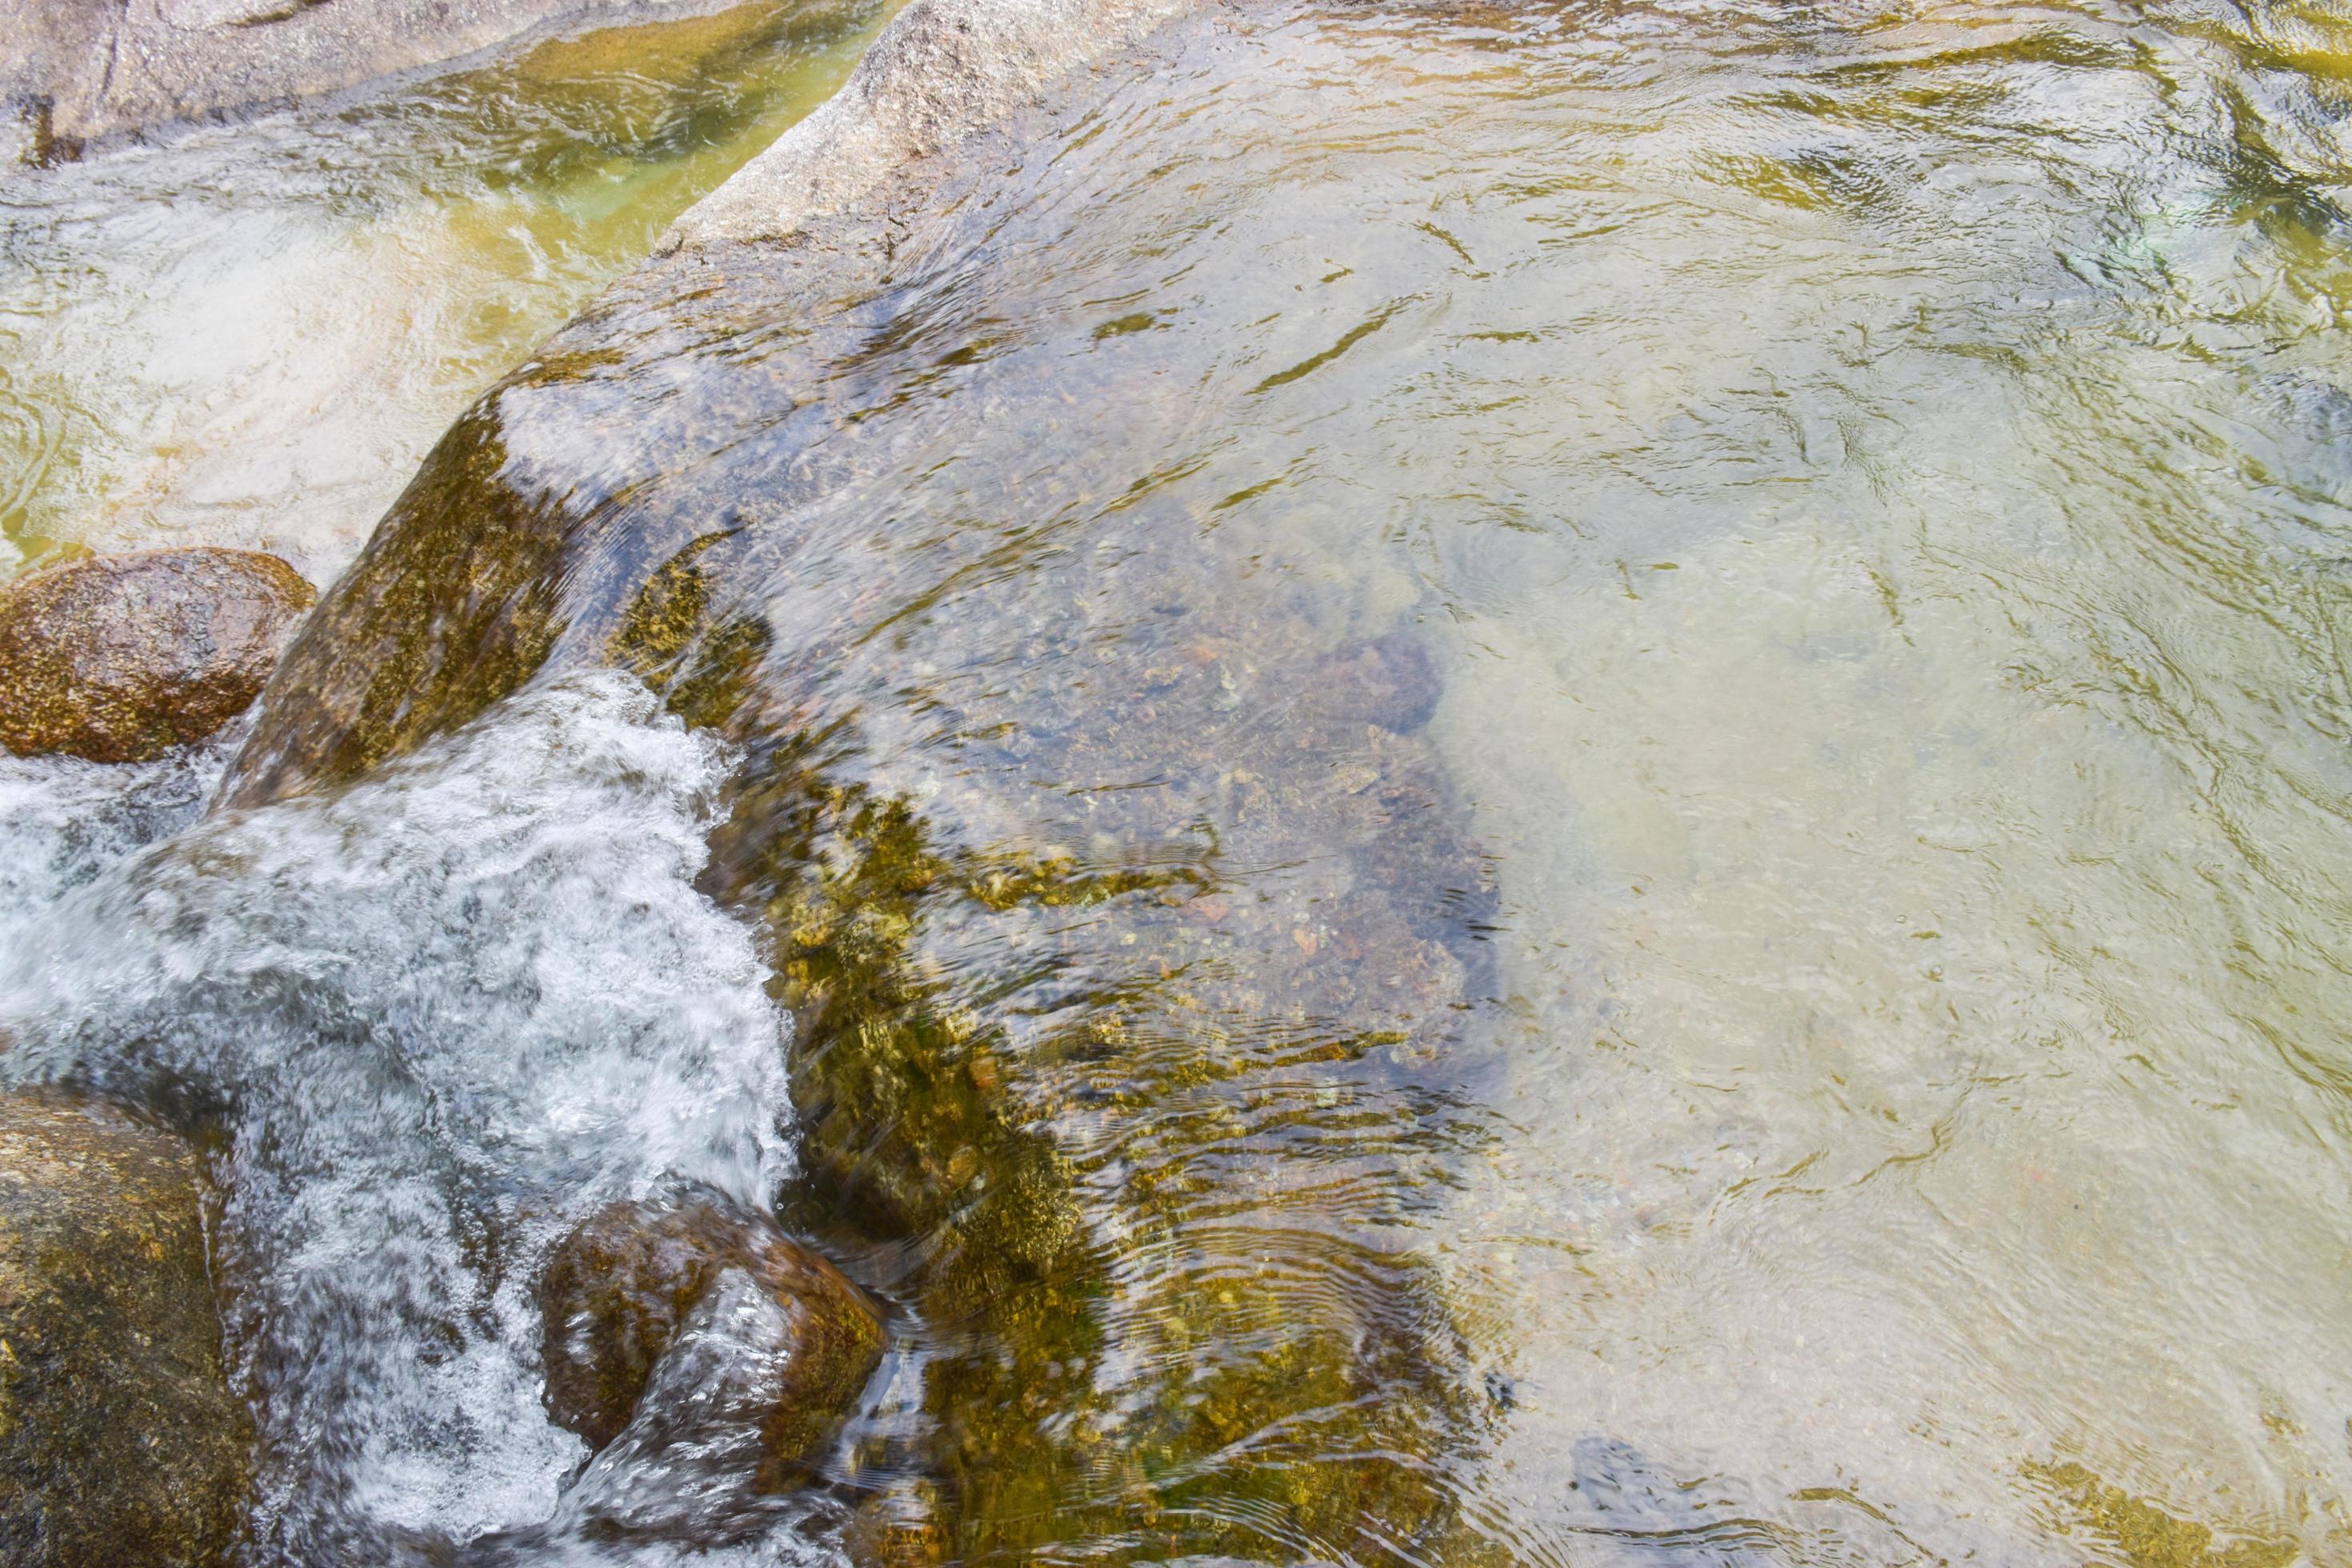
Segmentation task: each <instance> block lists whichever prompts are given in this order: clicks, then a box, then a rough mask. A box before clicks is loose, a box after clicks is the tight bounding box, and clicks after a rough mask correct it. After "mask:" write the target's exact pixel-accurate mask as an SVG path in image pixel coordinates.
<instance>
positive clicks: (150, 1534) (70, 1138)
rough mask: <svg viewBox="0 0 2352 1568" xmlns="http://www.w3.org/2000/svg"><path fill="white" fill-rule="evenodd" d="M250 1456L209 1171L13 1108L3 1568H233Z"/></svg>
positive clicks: (5, 1205)
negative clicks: (218, 1294) (219, 1275)
mask: <svg viewBox="0 0 2352 1568" xmlns="http://www.w3.org/2000/svg"><path fill="white" fill-rule="evenodd" d="M247 1447H248V1428H247V1419H246V1415H245V1411H244V1409H243V1408H242V1407H241V1406H240V1405H238V1404H237V1402H236V1400H234V1399H233V1398H231V1397H230V1395H229V1392H228V1389H227V1386H226V1383H225V1382H224V1379H223V1375H222V1368H221V1329H220V1319H219V1316H218V1313H217V1310H216V1309H215V1304H214V1300H213V1293H212V1285H211V1282H210V1280H209V1279H208V1278H207V1276H206V1271H205V1235H204V1226H203V1223H202V1220H201V1218H200V1216H199V1213H198V1207H197V1194H196V1169H195V1162H194V1157H193V1156H192V1155H191V1154H190V1153H189V1152H188V1150H187V1149H186V1147H185V1146H184V1145H183V1144H182V1143H180V1142H178V1141H177V1140H175V1139H173V1138H172V1137H170V1136H168V1135H166V1134H164V1133H161V1132H157V1131H152V1130H151V1129H149V1128H146V1127H142V1126H141V1125H139V1124H138V1123H136V1122H134V1121H131V1120H130V1119H129V1118H127V1117H125V1116H123V1115H121V1114H120V1113H119V1112H116V1111H112V1110H106V1109H104V1108H102V1107H99V1106H95V1105H89V1104H83V1103H79V1102H77V1101H73V1100H63V1099H49V1098H43V1097H37V1096H32V1095H25V1094H15V1095H8V1096H5V1097H0V1560H4V1561H5V1562H8V1563H18V1564H23V1565H25V1568H66V1565H68V1564H71V1565H75V1568H80V1565H84V1564H89V1565H91V1568H96V1565H100V1564H105V1565H108V1568H113V1565H116V1564H128V1563H154V1564H159V1565H160V1564H174V1565H194V1564H205V1563H219V1562H223V1561H225V1560H226V1553H227V1551H228V1547H229V1544H230V1542H231V1540H232V1538H233V1536H234V1535H235V1533H236V1526H237V1521H238V1518H239V1515H240V1510H241V1507H242V1501H243V1495H244V1489H245V1482H246V1475H247Z"/></svg>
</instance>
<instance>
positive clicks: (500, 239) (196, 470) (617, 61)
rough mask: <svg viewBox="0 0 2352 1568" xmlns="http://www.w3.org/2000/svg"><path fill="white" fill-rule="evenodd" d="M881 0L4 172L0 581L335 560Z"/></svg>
mask: <svg viewBox="0 0 2352 1568" xmlns="http://www.w3.org/2000/svg"><path fill="white" fill-rule="evenodd" d="M894 8H895V7H894V6H893V5H891V4H889V3H888V0H756V3H753V4H749V5H737V6H735V7H733V8H731V9H729V10H724V11H720V12H718V13H717V14H715V15H711V16H697V17H690V18H685V19H672V20H665V21H656V22H646V23H641V24H640V25H637V26H625V27H607V28H604V29H602V30H598V31H591V32H586V33H583V34H580V35H578V36H575V37H557V38H553V39H551V40H548V41H545V42H542V43H540V44H538V45H536V46H534V47H529V48H526V49H522V50H520V51H510V52H509V55H510V58H504V59H501V60H499V61H497V62H496V63H494V64H490V65H486V66H483V67H480V68H475V69H470V70H467V71H462V72H457V73H455V74H449V75H444V76H441V77H438V78H436V79H432V80H430V81H427V82H425V83H423V84H421V85H417V86H414V87H409V88H405V89H399V90H396V91H391V92H385V91H383V90H381V89H375V90H367V89H362V91H360V92H357V93H352V94H346V95H344V97H343V100H341V101H339V102H331V103H329V104H327V105H324V106H320V107H316V108H310V109H304V110H294V111H288V112H282V113H275V114H269V115H264V116H261V117H259V118H257V119H249V120H247V121H241V122H239V123H236V124H233V125H215V126H209V127H199V128H184V129H182V130H180V131H177V132H170V133H166V134H164V135H162V136H160V137H159V138H158V140H157V142H155V143H154V144H149V145H131V146H124V147H120V148H116V149H113V150H110V151H108V152H106V153H100V154H98V155H95V156H93V157H91V158H89V160H87V161H85V162H81V163H68V164H65V165H62V166H60V167H58V168H54V169H46V170H36V169H27V168H16V169H11V170H9V171H7V172H6V174H5V178H0V571H6V570H12V569H14V568H16V566H18V565H20V564H24V563H33V562H38V561H40V560H43V559H45V558H47V557H48V556H50V555H52V554H55V553H57V552H69V551H72V550H76V549H79V548H81V547H84V546H88V547H92V548H97V549H110V548H124V547H130V546H137V545H143V544H153V543H163V542H190V541H195V542H208V543H218V542H227V543H236V544H243V545H250V546H254V547H258V548H263V549H270V550H275V551H278V552H282V553H284V554H286V555H288V556H289V558H291V559H293V560H294V561H296V562H297V563H299V564H300V565H302V566H304V567H305V568H306V569H308V570H309V571H310V572H311V573H312V574H314V575H316V576H318V577H320V578H321V579H323V578H325V577H327V576H330V575H331V574H333V573H334V571H336V570H337V569H339V568H340V567H341V565H342V563H344V562H345V561H347V560H348V559H349V558H350V556H351V554H352V552H353V551H354V550H356V549H357V547H358V545H359V544H360V542H362V540H363V539H364V538H365V537H366V532H367V530H368V529H369V528H371V527H373V524H374V522H375V520H376V519H377V517H379V516H380V515H381V514H382V512H383V508H384V506H385V505H386V504H387V503H388V502H389V501H390V500H391V499H392V498H393V496H394V495H395V494H396V493H397V492H398V490H399V487H400V485H401V484H402V482H403V481H404V479H406V477H407V476H408V474H409V473H410V472H412V471H413V470H414V468H415V464H416V460H417V458H418V457H419V456H421V455H422V454H423V453H424V451H425V449H426V448H427V447H429V446H430V445H431V443H432V440H433V438H434V437H435V436H436V435H437V434H438V433H439V432H440V431H441V430H442V429H444V428H445V427H446V426H447V424H448V422H449V420H450V419H451V417H452V416H455V415H456V414H457V412H458V410H459V409H461V408H462V407H463V406H464V405H465V404H466V403H467V400H469V399H470V398H472V397H473V396H474V395H476V394H478V392H479V391H480V390H481V388H482V387H483V386H485V385H487V384H489V383H490V382H491V381H492V380H494V379H495V378H497V377H498V376H499V375H500V374H504V373H505V372H506V371H507V370H508V369H509V368H510V367H511V366H512V365H513V364H514V363H516V362H517V361H518V360H520V358H521V357H522V356H523V354H524V353H526V352H528V350H529V349H530V346H531V345H532V344H533V343H535V342H538V341H539V340H540V339H541V337H543V336H545V335H546V333H547V332H549V331H551V330H552V329H553V328H554V327H555V326H556V325H557V324H558V323H560V322H561V321H562V320H563V319H564V318H565V317H566V316H568V315H570V314H571V313H572V311H573V310H577V309H578V308H579V307H580V305H581V304H582V303H583V302H584V301H585V300H587V299H588V298H589V297H590V296H591V295H592V294H593V292H594V291H595V290H596V289H598V288H599V287H601V286H602V285H603V284H604V282H605V281H606V280H607V279H610V278H611V277H612V276H613V275H614V273H616V272H618V271H620V270H621V269H622V268H625V267H626V266H627V265H628V264H629V263H630V262H632V261H635V259H637V258H639V257H641V256H643V255H644V254H645V251H646V247H648V246H649V245H651V243H652V242H653V240H654V238H655V237H656V236H657V235H658V234H659V233H660V232H661V230H662V228H663V226H665V225H666V224H667V223H668V221H669V220H670V219H671V218H672V217H673V216H676V215H677V212H678V211H679V210H681V209H682V208H684V207H685V206H686V205H688V203H690V202H691V201H693V200H694V199H695V198H696V197H697V196H698V195H701V194H702V193H703V192H705V191H708V190H709V189H710V188H711V187H712V186H713V185H715V184H718V183H719V181H720V180H722V179H724V178H725V177H726V176H727V175H728V174H730V173H731V172H732V171H733V170H734V169H735V168H736V167H737V166H738V165H740V163H742V162H743V161H744V160H745V159H747V158H749V157H750V156H751V154H752V153H756V152H758V151H759V150H760V149H761V147H763V146H765V145H766V144H767V143H768V142H771V141H772V140H773V139H774V138H775V137H776V136H777V135H778V134H779V133H780V132H782V129H783V128H784V127H785V126H787V125H789V124H791V123H792V122H793V121H794V120H796V119H797V118H799V116H800V115H802V114H803V113H805V112H807V111H808V110H810V109H812V108H814V106H815V105H816V104H818V103H819V102H821V101H823V100H824V97H825V95H826V94H827V93H829V92H830V91H831V90H832V89H833V88H834V87H835V85H836V84H837V83H838V82H839V81H840V80H841V79H842V78H843V77H844V76H845V74H846V73H847V71H848V69H849V67H850V66H851V65H852V64H853V63H854V62H855V61H856V58H857V56H858V54H859V52H860V51H861V50H862V49H863V48H864V47H865V45H866V40H867V39H868V38H870V37H872V36H873V34H874V32H875V30H876V29H877V28H878V27H879V26H880V25H881V23H882V21H883V20H884V19H885V18H886V17H887V16H888V15H889V13H890V12H891V11H892V10H893V9H894Z"/></svg>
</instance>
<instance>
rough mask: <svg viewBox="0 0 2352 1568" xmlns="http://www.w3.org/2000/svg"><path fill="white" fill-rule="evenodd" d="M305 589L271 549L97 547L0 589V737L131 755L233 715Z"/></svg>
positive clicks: (119, 758)
mask: <svg viewBox="0 0 2352 1568" xmlns="http://www.w3.org/2000/svg"><path fill="white" fill-rule="evenodd" d="M316 597H317V595H316V593H315V592H314V591H313V590H312V588H311V587H310V584H308V583H305V582H304V581H303V580H302V579H301V578H300V577H299V576H298V575H296V574H295V572H294V569H293V568H292V567H291V566H289V565H288V564H286V563H285V562H283V561H280V560H279V559H278V557H276V556H274V555H261V554H257V553H255V552H251V551H245V550H215V549H198V550H149V551H138V552H131V553H129V554H123V555H99V556H93V557H91V558H89V559H88V560H84V561H77V562H74V563H71V564H70V565H66V566H60V567H57V568H55V569H53V570H51V571H47V572H40V573H36V574H33V575H32V576H29V577H26V578H23V579H21V580H19V581H18V582H16V583H14V584H9V585H8V586H7V587H6V588H5V590H0V744H5V745H6V746H7V748H8V749H9V750H10V751H12V752H16V754H17V755H18V756H39V755H44V754H47V753H49V752H66V753H68V754H69V755H72V756H77V757H86V758H89V760H90V761H92V762H100V763H140V762H147V761H150V760H152V759H153V758H155V757H159V756H161V755H163V753H164V752H167V751H170V750H171V749H172V748H173V747H174V746H182V745H186V744H188V743H190V742H195V741H201V740H204V739H205V737H207V736H209V735H211V734H212V733H213V732H214V731H217V730H218V729H219V728H220V727H221V726H222V725H223V724H226V722H228V721H230V720H231V719H233V718H235V717H236V715H237V714H239V713H242V712H243V711H245V710H246V708H247V705H249V704H250V703H251V702H252V701H253V700H254V698H255V696H257V694H258V693H259V692H260V690H261V688H262V683H263V682H264V681H266V680H268V678H269V671H270V668H271V667H272V666H273V665H275V664H276V663H277V662H278V648H279V647H281V646H282V645H283V644H284V642H285V640H286V637H287V635H288V634H289V632H290V631H291V630H292V629H293V626H294V624H295V623H296V621H298V620H299V618H300V616H301V615H302V613H303V612H304V611H305V610H307V609H309V608H310V605H311V603H312V601H313V600H314V599H316Z"/></svg>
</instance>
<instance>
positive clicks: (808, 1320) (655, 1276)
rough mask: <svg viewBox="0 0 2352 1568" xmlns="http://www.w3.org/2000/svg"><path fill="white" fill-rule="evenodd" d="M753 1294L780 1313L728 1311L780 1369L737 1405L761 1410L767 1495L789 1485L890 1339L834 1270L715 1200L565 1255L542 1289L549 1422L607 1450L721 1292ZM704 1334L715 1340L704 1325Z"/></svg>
mask: <svg viewBox="0 0 2352 1568" xmlns="http://www.w3.org/2000/svg"><path fill="white" fill-rule="evenodd" d="M722 1286H723V1287H724V1289H723V1290H722ZM746 1289H749V1290H751V1291H755V1292H757V1294H758V1295H759V1296H761V1297H764V1298H765V1300H766V1302H767V1303H768V1304H769V1307H770V1308H771V1309H772V1310H767V1311H763V1310H761V1309H760V1308H759V1307H758V1306H757V1305H756V1303H754V1302H752V1301H751V1300H750V1299H749V1298H748V1297H744V1298H743V1299H741V1300H735V1301H733V1303H732V1306H731V1308H730V1310H732V1311H733V1312H734V1313H735V1314H737V1315H738V1316H744V1315H748V1316H749V1317H750V1318H751V1319H754V1320H757V1321H758V1322H759V1323H760V1324H761V1328H760V1329H759V1330H758V1331H757V1337H760V1338H762V1339H765V1340H766V1341H768V1342H769V1349H770V1350H771V1352H772V1358H773V1360H774V1362H775V1365H774V1366H773V1368H772V1370H771V1372H770V1373H769V1376H768V1378H767V1379H765V1380H763V1383H762V1385H761V1386H756V1387H750V1388H746V1389H745V1390H743V1391H742V1394H741V1395H740V1398H741V1399H742V1400H745V1401H749V1402H751V1403H752V1404H754V1405H756V1406H757V1410H758V1421H757V1425H758V1426H759V1428H760V1431H761V1436H762V1439H763V1443H762V1447H763V1453H762V1456H761V1460H760V1466H759V1472H760V1473H759V1476H758V1481H759V1484H760V1486H761V1488H762V1489H774V1488H776V1487H778V1486H781V1485H783V1484H785V1483H786V1482H787V1481H788V1480H789V1479H791V1477H792V1475H793V1468H794V1467H795V1466H798V1465H800V1464H802V1463H803V1462H804V1461H806V1460H807V1459H809V1458H811V1457H812V1456H814V1454H815V1453H816V1451H817V1450H818V1449H819V1448H820V1447H822V1446H823V1445H824V1442H825V1441H826V1440H827V1439H828V1438H829V1437H830V1436H832V1435H833V1433H834V1432H835V1430H836V1429H837V1428H838V1427H839V1426H840V1424H841V1418H842V1416H843V1415H845V1413H846V1412H847V1410H848V1408H849V1406H850V1405H851V1404H852V1403H853V1402H854V1401H855V1399H856V1395H857V1391H858V1390H859V1389H860V1388H861V1387H862V1386H863V1385H864V1384H865V1382H866V1377H867V1376H868V1375H869V1374H871V1373H872V1372H873V1370H874V1367H875V1363H877V1361H878V1360H879V1359H880V1356H881V1353H882V1343H883V1333H882V1325H881V1321H880V1319H879V1318H878V1317H877V1314H876V1312H875V1310H874V1308H873V1305H872V1304H871V1303H870V1302H869V1301H867V1300H866V1296H865V1293H864V1292H862V1291H861V1290H859V1289H857V1287H856V1286H855V1285H853V1284H851V1283H850V1282H849V1281H848V1280H847V1279H844V1278H843V1277H842V1275H841V1273H840V1271H839V1270H838V1269H836V1268H834V1267H833V1265H831V1264H830V1263H827V1262H826V1261H825V1260H824V1258H820V1257H818V1256H817V1255H816V1254H814V1252H811V1251H810V1250H808V1249H807V1248H806V1247H802V1246H800V1245H799V1244H798V1243H796V1242H794V1241H793V1240H792V1239H791V1238H790V1237H786V1236H784V1235H783V1234H782V1232H781V1231H779V1230H778V1229H776V1227H775V1226H774V1224H773V1222H772V1221H769V1220H767V1219H765V1218H763V1217H761V1216H760V1215H753V1214H751V1213H750V1212H748V1211H746V1210H744V1209H742V1208H740V1207H739V1206H737V1205H733V1204H730V1203H729V1202H728V1201H727V1200H725V1199H724V1198H721V1197H719V1196H717V1195H715V1194H706V1195H701V1196H696V1197H692V1198H689V1199H687V1200H686V1201H684V1202H681V1203H677V1204H651V1203H620V1204H614V1205H610V1206H609V1207H606V1208H604V1209H603V1210H600V1211H599V1212H598V1213H597V1214H595V1215H593V1216H592V1217H591V1218H590V1219H589V1220H588V1221H587V1222H586V1223H585V1224H583V1225H582V1226H580V1228H579V1229H577V1230H575V1231H573V1232H572V1235H571V1236H570V1237H566V1238H565V1240H564V1241H563V1243H562V1245H561V1246H560V1247H557V1248H556V1251H555V1253H554V1256H553V1257H552V1258H550V1259H549V1261H548V1265H547V1268H546V1271H545V1273H544V1274H543V1275H542V1276H541V1281H540V1288H539V1300H540V1307H541V1313H542V1315H543V1317H544V1319H545V1321H546V1325H547V1331H546V1342H545V1356H546V1365H547V1408H548V1413H549V1414H550V1415H552V1416H553V1417H554V1418H555V1419H556V1421H557V1422H558V1423H559V1424H561V1425H562V1426H567V1427H569V1428H571V1429H572V1431H574V1432H577V1433H579V1434H580V1435H581V1436H583V1437H585V1438H586V1439H587V1440H588V1442H589V1443H590V1445H591V1446H593V1447H597V1448H603V1447H606V1446H607V1445H609V1444H611V1443H612V1442H613V1441H614V1439H616V1438H618V1437H620V1436H623V1434H624V1433H625V1431H627V1429H628V1428H629V1426H630V1423H631V1419H632V1417H633V1416H634V1415H635V1413H636V1411H637V1408H638V1405H639V1404H640V1401H641V1396H642V1395H643V1394H645V1392H646V1384H647V1383H648V1381H649V1380H651V1379H653V1378H655V1377H656V1375H658V1372H657V1369H658V1368H659V1367H660V1365H661V1363H663V1361H664V1359H665V1358H666V1357H667V1356H669V1355H670V1354H671V1353H672V1352H673V1350H675V1349H676V1348H677V1346H678V1345H679V1344H680V1343H681V1342H682V1341H685V1340H690V1339H693V1338H695V1337H696V1333H697V1329H696V1327H695V1325H696V1323H697V1321H698V1313H700V1314H702V1315H703V1316H704V1317H705V1318H708V1317H709V1315H710V1310H711V1305H712V1304H713V1299H714V1292H719V1293H720V1294H721V1295H722V1296H724V1295H725V1294H726V1293H727V1292H732V1293H733V1294H734V1295H735V1296H738V1297H741V1296H742V1292H743V1291H744V1290H746ZM771 1319H772V1321H770V1320H771ZM700 1332H701V1333H702V1334H703V1335H704V1336H705V1337H708V1336H709V1334H710V1333H711V1332H713V1329H712V1328H711V1326H710V1324H709V1322H705V1323H703V1325H702V1327H701V1329H700ZM701 1381H702V1382H703V1384H705V1385H706V1386H707V1385H708V1384H710V1383H712V1382H719V1381H724V1379H704V1380H701ZM659 1403H660V1402H656V1404H659Z"/></svg>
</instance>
